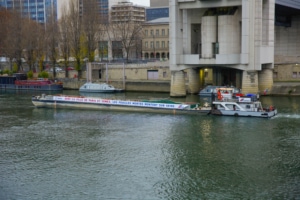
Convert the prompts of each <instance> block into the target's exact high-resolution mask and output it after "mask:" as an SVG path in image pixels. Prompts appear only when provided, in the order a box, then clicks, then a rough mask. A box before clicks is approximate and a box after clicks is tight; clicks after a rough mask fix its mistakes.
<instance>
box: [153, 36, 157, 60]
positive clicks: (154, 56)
mask: <svg viewBox="0 0 300 200" xmlns="http://www.w3.org/2000/svg"><path fill="white" fill-rule="evenodd" d="M152 37H153V58H154V59H155V58H156V55H155V36H154V34H153V35H152Z"/></svg>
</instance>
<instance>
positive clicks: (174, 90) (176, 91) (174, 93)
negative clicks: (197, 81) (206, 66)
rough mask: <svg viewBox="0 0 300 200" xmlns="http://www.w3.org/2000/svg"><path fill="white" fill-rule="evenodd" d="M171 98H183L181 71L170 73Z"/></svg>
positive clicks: (183, 80)
mask: <svg viewBox="0 0 300 200" xmlns="http://www.w3.org/2000/svg"><path fill="white" fill-rule="evenodd" d="M171 73H172V75H171V91H170V96H171V97H185V96H186V89H185V79H184V73H183V71H172V72H171Z"/></svg>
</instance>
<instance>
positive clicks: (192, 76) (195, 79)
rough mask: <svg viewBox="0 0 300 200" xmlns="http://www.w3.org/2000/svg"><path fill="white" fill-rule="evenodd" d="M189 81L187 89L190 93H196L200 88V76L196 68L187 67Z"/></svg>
mask: <svg viewBox="0 0 300 200" xmlns="http://www.w3.org/2000/svg"><path fill="white" fill-rule="evenodd" d="M188 77H189V83H188V88H187V91H188V93H191V94H197V93H198V92H199V90H200V76H199V70H198V69H192V68H190V69H188Z"/></svg>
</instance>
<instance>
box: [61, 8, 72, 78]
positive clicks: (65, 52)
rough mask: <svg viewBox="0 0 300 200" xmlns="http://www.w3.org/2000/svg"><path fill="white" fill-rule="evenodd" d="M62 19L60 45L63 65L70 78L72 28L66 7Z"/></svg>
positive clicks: (63, 9)
mask: <svg viewBox="0 0 300 200" xmlns="http://www.w3.org/2000/svg"><path fill="white" fill-rule="evenodd" d="M61 11H62V13H64V14H63V15H62V16H61V19H60V21H59V35H60V37H59V43H60V52H61V55H62V57H63V63H64V66H65V76H66V77H69V71H68V65H69V57H70V41H69V40H70V37H69V34H70V30H69V28H70V26H69V19H70V18H69V16H68V9H67V7H66V5H65V6H63V7H62V10H61Z"/></svg>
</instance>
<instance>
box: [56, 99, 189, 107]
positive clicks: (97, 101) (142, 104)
mask: <svg viewBox="0 0 300 200" xmlns="http://www.w3.org/2000/svg"><path fill="white" fill-rule="evenodd" d="M53 100H54V101H64V102H78V103H91V104H104V105H119V106H135V107H147V108H164V109H180V110H183V109H186V108H188V107H189V105H187V104H170V103H153V102H141V101H125V100H113V99H97V98H88V97H68V96H53Z"/></svg>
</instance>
